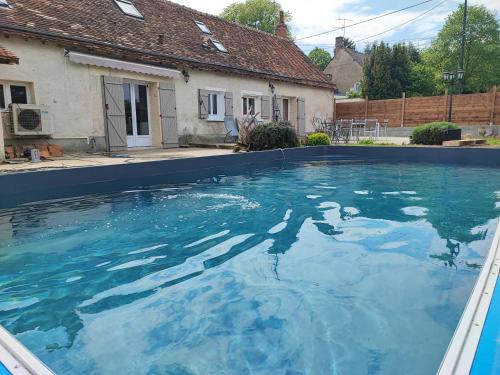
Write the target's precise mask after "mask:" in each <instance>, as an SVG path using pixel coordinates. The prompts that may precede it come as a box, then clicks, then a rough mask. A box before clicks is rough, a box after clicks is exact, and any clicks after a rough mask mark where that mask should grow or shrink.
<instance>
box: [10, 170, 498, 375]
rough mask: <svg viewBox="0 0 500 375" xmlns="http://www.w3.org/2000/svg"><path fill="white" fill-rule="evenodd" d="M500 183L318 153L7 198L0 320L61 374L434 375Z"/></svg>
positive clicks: (479, 174)
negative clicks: (245, 168) (210, 174)
mask: <svg viewBox="0 0 500 375" xmlns="http://www.w3.org/2000/svg"><path fill="white" fill-rule="evenodd" d="M499 186H500V174H499V173H498V170H495V169H489V168H477V167H467V168H461V167H457V166H439V165H428V164H425V165H424V164H421V165H419V164H387V163H329V162H321V161H316V162H303V163H292V164H288V165H286V166H285V167H284V168H269V169H265V170H262V171H256V172H249V173H248V174H244V175H241V176H233V177H229V176H217V177H214V178H211V179H207V180H203V181H200V182H199V183H192V184H183V185H166V186H161V185H160V186H154V187H147V188H143V189H134V190H127V191H122V192H117V193H110V194H97V195H91V196H85V197H76V198H70V199H65V200H58V201H52V202H44V203H40V204H36V205H33V204H30V205H24V206H20V207H17V208H14V209H4V210H2V211H0V212H1V214H0V233H1V236H0V238H1V243H0V248H1V249H0V260H1V262H0V275H1V276H0V286H1V287H0V288H1V289H0V292H1V293H2V299H1V302H0V324H2V325H4V326H5V327H6V328H7V329H8V330H9V331H10V332H12V333H13V334H15V335H16V337H17V338H18V339H19V340H20V341H21V342H22V343H24V344H25V345H26V346H27V347H28V348H29V349H31V350H32V351H33V352H34V353H35V354H37V355H38V356H39V357H40V358H41V359H42V360H44V361H45V362H46V363H47V364H48V365H49V367H51V368H52V369H53V370H54V371H55V372H56V373H60V374H92V373H99V374H101V373H102V374H108V373H120V374H126V373H134V374H142V373H144V374H145V373H151V374H155V373H158V374H170V373H171V374H221V373H227V374H246V373H254V374H269V373H273V374H284V373H297V374H302V373H310V374H324V373H340V374H358V373H372V374H376V373H380V374H382V373H384V374H386V373H388V374H392V373H394V374H401V373H405V374H428V373H433V372H435V371H436V370H437V368H438V367H439V363H440V361H441V359H442V357H443V355H444V353H445V351H446V348H447V346H448V343H449V341H450V339H451V337H452V335H453V331H454V330H455V327H456V324H457V322H458V320H459V318H460V315H461V313H462V311H463V308H464V306H465V304H466V302H467V298H468V296H469V294H470V291H471V290H472V287H473V285H474V282H475V280H476V278H477V275H478V274H479V271H480V265H481V263H482V261H483V259H484V257H485V255H486V253H487V251H488V248H489V245H490V242H491V240H492V236H493V232H494V230H495V227H496V223H497V218H498V217H499V216H500V203H499V202H500V192H499V191H498V190H499V189H498V187H499Z"/></svg>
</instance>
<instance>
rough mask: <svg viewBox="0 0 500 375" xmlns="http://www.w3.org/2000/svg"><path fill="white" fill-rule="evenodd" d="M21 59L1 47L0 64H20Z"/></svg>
mask: <svg viewBox="0 0 500 375" xmlns="http://www.w3.org/2000/svg"><path fill="white" fill-rule="evenodd" d="M18 63H19V59H18V58H17V56H16V55H14V54H13V53H12V52H10V51H9V50H8V49H7V48H4V47H2V46H0V64H18Z"/></svg>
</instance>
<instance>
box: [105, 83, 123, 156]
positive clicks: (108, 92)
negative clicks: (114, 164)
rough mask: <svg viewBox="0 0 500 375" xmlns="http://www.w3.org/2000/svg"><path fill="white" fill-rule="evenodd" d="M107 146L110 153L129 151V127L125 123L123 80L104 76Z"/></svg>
mask: <svg viewBox="0 0 500 375" xmlns="http://www.w3.org/2000/svg"><path fill="white" fill-rule="evenodd" d="M102 81H103V88H104V112H105V120H106V123H105V130H106V145H107V149H108V151H122V150H126V149H127V127H126V122H125V100H124V96H123V80H122V79H121V78H118V77H111V76H103V77H102Z"/></svg>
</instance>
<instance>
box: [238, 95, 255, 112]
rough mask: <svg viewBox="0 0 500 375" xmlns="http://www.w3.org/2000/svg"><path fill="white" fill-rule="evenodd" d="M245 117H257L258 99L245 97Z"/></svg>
mask: <svg viewBox="0 0 500 375" xmlns="http://www.w3.org/2000/svg"><path fill="white" fill-rule="evenodd" d="M242 99H243V116H247V115H255V113H256V112H257V110H256V103H257V98H255V97H251V96H244V97H243V98H242Z"/></svg>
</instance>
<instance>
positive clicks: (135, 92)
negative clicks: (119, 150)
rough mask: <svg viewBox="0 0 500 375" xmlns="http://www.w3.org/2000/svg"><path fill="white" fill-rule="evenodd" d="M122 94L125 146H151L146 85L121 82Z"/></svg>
mask: <svg viewBox="0 0 500 375" xmlns="http://www.w3.org/2000/svg"><path fill="white" fill-rule="evenodd" d="M123 96H124V99H125V121H126V124H127V146H128V147H148V146H152V145H153V138H152V136H151V120H150V115H149V97H148V86H147V85H142V84H138V83H129V82H126V83H124V84H123Z"/></svg>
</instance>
